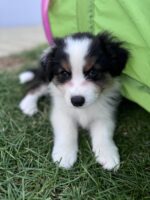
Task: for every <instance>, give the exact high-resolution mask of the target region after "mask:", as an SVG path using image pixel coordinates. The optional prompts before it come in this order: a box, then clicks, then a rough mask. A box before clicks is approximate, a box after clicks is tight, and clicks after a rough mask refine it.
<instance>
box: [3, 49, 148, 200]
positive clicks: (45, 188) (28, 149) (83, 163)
mask: <svg viewBox="0 0 150 200" xmlns="http://www.w3.org/2000/svg"><path fill="white" fill-rule="evenodd" d="M39 52H40V51H39V50H35V51H32V52H30V53H24V54H23V55H21V56H23V57H24V58H26V60H27V62H26V64H25V65H24V66H23V67H28V66H29V64H30V63H33V62H32V61H34V60H35V59H37V57H38V55H39ZM18 73H19V72H18V69H16V70H9V71H8V70H7V71H5V70H3V71H1V72H0V200H50V199H52V200H53V199H54V200H57V199H61V200H82V199H83V200H95V199H96V200H148V199H150V115H149V114H148V113H147V112H146V111H144V110H143V109H142V108H140V107H139V106H137V105H136V104H133V103H131V102H128V101H126V100H124V101H123V102H122V104H121V105H120V108H119V114H118V126H117V129H116V135H115V141H116V143H117V145H118V147H119V149H120V155H121V161H122V162H121V168H120V169H119V171H118V172H116V173H114V172H107V171H104V170H103V169H102V168H101V167H100V166H99V165H98V164H97V163H96V162H95V159H94V156H93V153H92V151H91V145H90V140H89V137H88V135H87V134H86V132H85V131H80V133H81V134H80V142H79V144H80V145H79V149H80V150H79V155H78V161H77V163H76V164H75V166H74V167H73V168H72V169H71V170H68V171H67V170H63V169H59V168H58V167H57V166H55V164H53V162H52V160H51V156H50V154H51V149H52V144H53V136H52V129H51V127H50V124H49V120H48V113H49V105H48V104H49V101H48V100H47V99H43V101H40V103H39V106H40V113H39V114H37V115H36V116H34V117H32V118H29V117H26V116H24V115H23V114H22V113H21V112H20V110H19V109H18V103H19V101H20V99H21V97H22V96H23V89H22V87H21V86H20V85H19V84H18V79H17V74H18Z"/></svg>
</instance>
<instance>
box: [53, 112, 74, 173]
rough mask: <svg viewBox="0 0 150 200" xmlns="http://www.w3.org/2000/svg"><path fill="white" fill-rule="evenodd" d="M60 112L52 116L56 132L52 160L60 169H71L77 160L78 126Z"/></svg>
mask: <svg viewBox="0 0 150 200" xmlns="http://www.w3.org/2000/svg"><path fill="white" fill-rule="evenodd" d="M58 112H59V111H58ZM58 112H56V111H55V112H53V114H52V116H51V122H52V126H53V130H54V147H53V151H52V159H53V161H54V162H56V163H58V164H59V166H60V167H63V168H66V169H69V168H71V167H72V166H73V164H74V163H75V161H76V159H77V151H78V143H77V139H78V133H77V125H76V123H75V122H74V121H73V119H71V118H70V117H69V116H67V115H66V114H63V113H60V112H59V113H58Z"/></svg>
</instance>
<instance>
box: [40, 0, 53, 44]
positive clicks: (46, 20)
mask: <svg viewBox="0 0 150 200" xmlns="http://www.w3.org/2000/svg"><path fill="white" fill-rule="evenodd" d="M41 4H42V5H41V9H42V10H41V11H42V20H43V26H44V31H45V35H46V38H47V40H48V43H49V44H50V45H52V44H54V39H53V34H52V30H51V26H50V21H49V16H48V9H49V5H50V0H41Z"/></svg>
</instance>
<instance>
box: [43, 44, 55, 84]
mask: <svg viewBox="0 0 150 200" xmlns="http://www.w3.org/2000/svg"><path fill="white" fill-rule="evenodd" d="M55 48H56V47H49V48H47V49H46V50H45V51H44V52H43V54H42V56H41V58H40V65H41V68H42V69H41V70H42V71H43V73H44V76H45V79H46V80H47V81H51V80H52V79H53V59H54V54H55Z"/></svg>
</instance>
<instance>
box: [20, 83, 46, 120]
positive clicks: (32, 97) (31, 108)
mask: <svg viewBox="0 0 150 200" xmlns="http://www.w3.org/2000/svg"><path fill="white" fill-rule="evenodd" d="M47 94H48V87H47V85H42V86H40V87H39V88H38V90H34V91H32V92H29V93H28V94H27V95H26V96H25V97H24V98H23V99H22V101H21V102H20V104H19V108H20V109H21V110H22V112H23V113H24V114H26V115H28V116H32V115H34V114H36V113H37V112H38V107H37V102H38V99H39V98H40V97H42V96H45V95H47Z"/></svg>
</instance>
